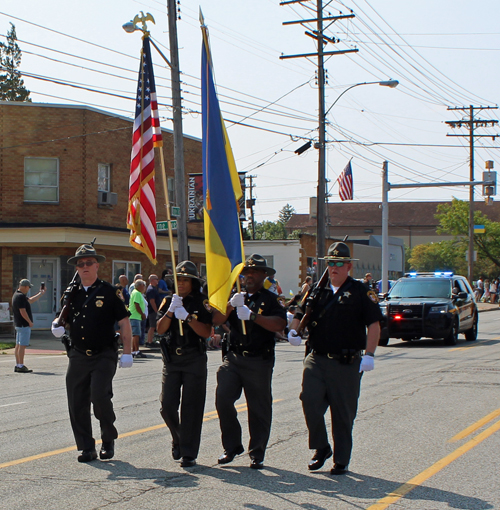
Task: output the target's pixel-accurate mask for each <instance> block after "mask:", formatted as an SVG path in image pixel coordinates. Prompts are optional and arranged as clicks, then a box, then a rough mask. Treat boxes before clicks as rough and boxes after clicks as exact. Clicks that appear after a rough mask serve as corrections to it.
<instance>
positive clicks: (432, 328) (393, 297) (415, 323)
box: [379, 272, 478, 345]
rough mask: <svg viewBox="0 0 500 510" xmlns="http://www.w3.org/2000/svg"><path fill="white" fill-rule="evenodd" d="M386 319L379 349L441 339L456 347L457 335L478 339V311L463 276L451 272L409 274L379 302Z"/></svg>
mask: <svg viewBox="0 0 500 510" xmlns="http://www.w3.org/2000/svg"><path fill="white" fill-rule="evenodd" d="M380 308H381V310H382V313H383V315H384V321H383V322H382V324H381V326H382V329H381V334H380V341H379V345H387V344H388V343H389V339H390V338H400V339H401V340H406V341H409V340H418V339H420V338H422V337H425V338H442V339H443V340H444V343H445V344H446V345H455V344H456V343H457V340H458V334H459V333H463V334H464V335H465V339H466V340H468V341H474V340H476V338H477V324H478V310H477V306H476V301H475V298H474V293H473V292H472V289H471V287H470V285H469V282H468V281H467V280H466V279H465V278H464V277H463V276H457V275H454V274H453V273H451V272H435V273H407V274H406V275H405V276H404V277H403V278H400V279H399V280H397V282H396V283H395V284H394V285H393V287H392V288H391V290H390V292H388V293H387V294H385V295H384V296H383V298H382V300H381V301H380Z"/></svg>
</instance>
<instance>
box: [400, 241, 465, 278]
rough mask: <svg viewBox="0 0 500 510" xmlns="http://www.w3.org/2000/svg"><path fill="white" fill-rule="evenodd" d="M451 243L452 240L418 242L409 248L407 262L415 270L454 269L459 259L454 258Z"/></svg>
mask: <svg viewBox="0 0 500 510" xmlns="http://www.w3.org/2000/svg"><path fill="white" fill-rule="evenodd" d="M452 245H453V241H441V242H439V243H428V244H419V245H417V246H415V247H414V248H413V249H412V250H411V256H410V257H409V259H408V263H409V265H410V267H411V268H413V269H416V270H417V271H442V270H453V271H456V268H457V266H459V263H458V262H459V261H457V260H456V257H457V255H456V253H457V252H456V250H453V249H452V248H453V246H452ZM464 264H465V260H464Z"/></svg>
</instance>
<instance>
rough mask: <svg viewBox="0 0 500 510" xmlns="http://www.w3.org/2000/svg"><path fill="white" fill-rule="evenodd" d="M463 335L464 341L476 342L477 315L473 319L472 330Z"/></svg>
mask: <svg viewBox="0 0 500 510" xmlns="http://www.w3.org/2000/svg"><path fill="white" fill-rule="evenodd" d="M464 335H465V340H467V342H474V341H475V340H477V315H476V316H475V317H474V322H473V323H472V328H470V329H468V330H467V331H465V332H464Z"/></svg>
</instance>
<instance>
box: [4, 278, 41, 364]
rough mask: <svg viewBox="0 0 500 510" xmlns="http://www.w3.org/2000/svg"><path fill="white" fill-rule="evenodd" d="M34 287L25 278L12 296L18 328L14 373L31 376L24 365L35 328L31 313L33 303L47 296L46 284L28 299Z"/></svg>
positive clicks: (13, 310)
mask: <svg viewBox="0 0 500 510" xmlns="http://www.w3.org/2000/svg"><path fill="white" fill-rule="evenodd" d="M31 287H33V285H32V283H31V282H30V281H29V280H27V279H26V278H23V279H22V280H21V281H20V282H19V288H18V289H17V290H16V292H15V293H14V295H13V296H12V313H13V314H14V326H15V328H16V348H15V351H14V354H15V356H16V366H15V367H14V372H18V373H21V374H29V373H30V372H33V370H30V369H29V368H28V367H27V366H26V365H25V364H24V353H25V351H26V347H27V346H28V345H29V344H30V339H31V328H32V327H33V314H32V313H31V303H34V302H35V301H38V300H39V299H40V298H41V297H42V296H43V295H44V294H45V284H43V283H42V285H41V286H40V291H39V292H38V293H37V294H35V295H34V296H32V297H28V292H29V290H30V289H31Z"/></svg>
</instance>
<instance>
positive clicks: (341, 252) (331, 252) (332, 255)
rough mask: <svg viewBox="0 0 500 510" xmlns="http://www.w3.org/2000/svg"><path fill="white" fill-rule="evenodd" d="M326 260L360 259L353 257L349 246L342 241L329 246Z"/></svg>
mask: <svg viewBox="0 0 500 510" xmlns="http://www.w3.org/2000/svg"><path fill="white" fill-rule="evenodd" d="M323 258H324V259H325V260H343V261H350V260H359V259H353V258H352V257H351V250H349V246H347V244H345V243H342V242H336V243H333V244H331V245H330V247H329V248H328V254H327V255H326V257H323Z"/></svg>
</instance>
